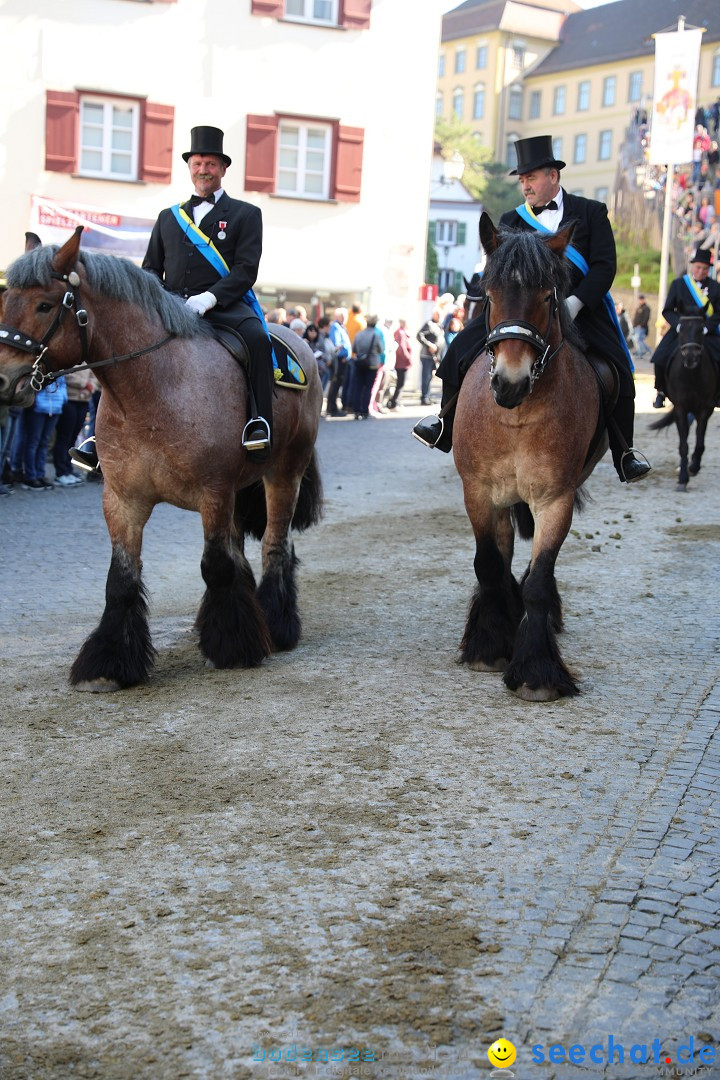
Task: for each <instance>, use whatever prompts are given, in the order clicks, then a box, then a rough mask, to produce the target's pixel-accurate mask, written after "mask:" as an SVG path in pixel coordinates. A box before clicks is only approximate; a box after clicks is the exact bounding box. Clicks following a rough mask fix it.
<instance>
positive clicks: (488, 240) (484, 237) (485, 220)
mask: <svg viewBox="0 0 720 1080" xmlns="http://www.w3.org/2000/svg"><path fill="white" fill-rule="evenodd" d="M480 243H481V244H482V246H483V248H484V249H485V252H486V253H487V254H488V255H491V254H492V253H493V251H494V250H495V248H496V247H497V246H498V231H497V229H496V228H495V226H494V225H493V223H492V218H491V217H490V215H489V214H488V213H487V211H486V210H483V212H482V214H481V215H480Z"/></svg>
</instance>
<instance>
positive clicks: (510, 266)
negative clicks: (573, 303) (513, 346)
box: [482, 225, 584, 349]
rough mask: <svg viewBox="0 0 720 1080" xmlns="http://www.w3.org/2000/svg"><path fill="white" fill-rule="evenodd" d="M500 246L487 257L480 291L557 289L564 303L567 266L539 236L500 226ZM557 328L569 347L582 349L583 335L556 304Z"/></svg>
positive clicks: (567, 287)
mask: <svg viewBox="0 0 720 1080" xmlns="http://www.w3.org/2000/svg"><path fill="white" fill-rule="evenodd" d="M498 239H499V243H498V246H497V248H496V249H495V251H493V252H492V254H491V255H489V256H488V259H487V262H486V263H485V269H484V271H483V276H482V283H483V287H484V288H485V289H486V290H488V289H490V290H492V289H498V290H499V291H504V290H505V291H512V290H514V291H516V292H517V291H520V290H522V291H536V290H537V289H557V294H558V298H559V299H560V300H564V299H565V297H566V296H567V291H568V289H569V287H570V263H569V260H568V259H566V258H565V257H564V256H563V257H558V256H557V255H556V254H555V253H554V251H552V250H551V248H549V247H548V245H547V244H546V243H545V241H544V240H543V238H542V236H541V235H539V234H538V233H535V232H529V231H528V230H526V229H511V228H509V227H508V226H506V225H501V226H500V228H499V229H498ZM558 308H559V318H560V328H561V330H562V333H563V337H564V338H565V340H566V341H568V342H570V344H572V345H575V346H577V347H578V348H580V349H582V348H583V347H584V343H583V339H582V335H581V334H580V333H579V331H578V330H577V327H576V326H575V323H574V322H573V320H572V319H571V318H570V315H569V314H568V310H567V307H566V305H565V304H562V303H561V304H559V305H558Z"/></svg>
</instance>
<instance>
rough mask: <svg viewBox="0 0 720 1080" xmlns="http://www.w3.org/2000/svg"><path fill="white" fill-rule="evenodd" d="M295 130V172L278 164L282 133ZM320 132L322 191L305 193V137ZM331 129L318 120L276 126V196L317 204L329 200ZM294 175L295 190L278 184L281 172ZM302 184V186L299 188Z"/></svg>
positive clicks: (289, 121) (281, 122)
mask: <svg viewBox="0 0 720 1080" xmlns="http://www.w3.org/2000/svg"><path fill="white" fill-rule="evenodd" d="M290 129H293V130H297V131H298V132H299V138H298V145H297V147H293V150H297V153H298V168H297V169H296V170H292V169H288V168H287V167H285V166H283V165H281V164H280V156H281V152H282V150H283V132H284V131H287V130H290ZM310 129H312V130H313V131H317V130H320V131H322V132H324V134H325V146H324V157H323V172H322V191H320V192H317V191H305V188H304V180H305V175H306V172H307V169H306V167H305V162H306V157H307V153H308V146H307V136H308V131H309V130H310ZM332 134H333V133H332V127H331V125H330V124H324V123H323V122H322V121H319V120H282V119H281V120H280V122H279V124H278V163H277V174H276V182H275V191H276V194H278V195H282V196H283V197H284V198H287V199H315V200H317V201H318V202H322V201H327V200H328V199H329V198H330V166H331V161H332ZM292 171H294V172H295V174H296V183H295V188H294V189H291V188H287V187H282V186H281V182H280V174H281V173H283V172H292ZM301 184H302V186H301Z"/></svg>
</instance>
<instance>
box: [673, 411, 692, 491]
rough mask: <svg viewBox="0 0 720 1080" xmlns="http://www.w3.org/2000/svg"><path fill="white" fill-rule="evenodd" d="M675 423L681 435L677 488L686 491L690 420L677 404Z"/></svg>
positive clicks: (688, 475)
mask: <svg viewBox="0 0 720 1080" xmlns="http://www.w3.org/2000/svg"><path fill="white" fill-rule="evenodd" d="M675 424H676V426H677V429H678V435H679V437H680V471H679V472H678V479H677V490H678V491H685V490H686V488H687V485H688V480H689V479H690V474H689V472H688V432H689V431H690V422H689V420H688V414H687V412H686V411H685V409H679V408H678V406H677V405H676V406H675Z"/></svg>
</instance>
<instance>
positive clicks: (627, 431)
mask: <svg viewBox="0 0 720 1080" xmlns="http://www.w3.org/2000/svg"><path fill="white" fill-rule="evenodd" d="M634 425H635V399H634V398H631V397H621V398H618V403H617V405H616V406H615V409H614V411H613V414H612V417H611V418H610V421H609V423H608V437H609V439H610V452H611V453H612V459H613V465H614V466H615V469H616V471H617V474H618V476H619V477H620V479H621V480H622V481H623V483H625V482H627V483H628V484H634V483H635V481H636V480H642V478H643V476H646V475H647V474H648V473H649V472H650V468H651V466H650V465H649V464H648V462H647V461H643V460H642V459H641V458H639V457H637V456H636V455H635V453H634V451H633V428H634ZM623 443H625V445H623Z"/></svg>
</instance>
